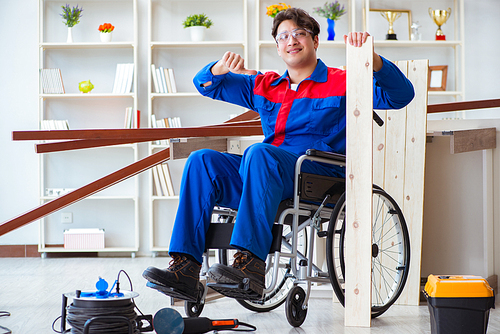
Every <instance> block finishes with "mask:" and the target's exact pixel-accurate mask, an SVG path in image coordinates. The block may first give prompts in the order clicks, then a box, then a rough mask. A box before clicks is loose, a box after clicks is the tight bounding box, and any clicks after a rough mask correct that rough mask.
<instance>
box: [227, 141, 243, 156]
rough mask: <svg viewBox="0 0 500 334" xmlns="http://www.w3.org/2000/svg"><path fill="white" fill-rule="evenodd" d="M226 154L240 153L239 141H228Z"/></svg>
mask: <svg viewBox="0 0 500 334" xmlns="http://www.w3.org/2000/svg"><path fill="white" fill-rule="evenodd" d="M227 152H228V153H235V154H239V153H241V143H240V141H239V140H228V143H227Z"/></svg>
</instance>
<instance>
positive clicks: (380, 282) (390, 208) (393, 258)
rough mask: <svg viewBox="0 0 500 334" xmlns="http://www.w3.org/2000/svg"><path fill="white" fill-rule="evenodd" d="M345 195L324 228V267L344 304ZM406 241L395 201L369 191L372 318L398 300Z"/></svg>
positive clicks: (406, 265)
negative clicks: (370, 204) (326, 230)
mask: <svg viewBox="0 0 500 334" xmlns="http://www.w3.org/2000/svg"><path fill="white" fill-rule="evenodd" d="M345 207H346V206H345V193H344V194H343V195H342V196H341V197H340V199H339V200H338V202H337V204H336V206H335V209H334V210H333V212H332V216H331V219H330V223H329V225H328V238H327V254H326V257H327V265H328V271H329V274H330V281H331V283H332V286H333V289H334V291H335V294H336V295H337V298H338V300H339V301H340V303H341V304H342V305H344V302H345V298H344V296H345V286H344V277H345V276H344V274H345V262H344V259H345V258H344V257H345V254H344V251H345V243H346V242H349V240H345V224H346V222H345ZM409 265H410V240H409V235H408V229H407V227H406V222H405V219H404V216H403V213H402V212H401V209H400V208H399V206H398V205H397V203H396V201H395V200H394V199H393V198H392V197H391V196H389V195H388V194H387V193H386V192H385V191H383V190H381V189H378V188H374V189H373V226H372V311H371V314H372V318H375V317H378V316H379V315H381V314H382V313H384V312H385V311H387V309H388V308H389V307H390V306H391V305H392V304H393V303H394V302H395V301H396V300H397V299H398V297H399V295H400V294H401V292H402V291H403V288H404V286H405V283H406V279H407V278H408V270H409Z"/></svg>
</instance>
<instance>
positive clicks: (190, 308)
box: [184, 283, 205, 317]
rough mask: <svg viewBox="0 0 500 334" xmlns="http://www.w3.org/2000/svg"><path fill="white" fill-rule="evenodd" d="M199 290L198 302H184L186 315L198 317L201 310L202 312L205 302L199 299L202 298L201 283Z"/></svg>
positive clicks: (202, 288)
mask: <svg viewBox="0 0 500 334" xmlns="http://www.w3.org/2000/svg"><path fill="white" fill-rule="evenodd" d="M199 286H200V290H199V292H198V302H189V301H185V302H184V311H185V312H186V315H187V316H188V317H199V316H200V314H201V312H203V308H204V307H205V303H202V302H201V300H202V298H203V293H204V289H205V288H204V287H203V284H201V283H200V284H199Z"/></svg>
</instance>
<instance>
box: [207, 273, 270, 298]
mask: <svg viewBox="0 0 500 334" xmlns="http://www.w3.org/2000/svg"><path fill="white" fill-rule="evenodd" d="M207 287H210V288H212V289H213V290H215V291H217V292H218V293H220V294H221V295H224V296H226V297H231V298H234V299H242V300H253V301H256V300H261V299H262V293H263V292H264V289H263V288H262V287H261V286H259V285H258V284H257V283H255V282H254V281H252V280H251V279H249V278H244V279H243V281H242V282H241V283H234V284H229V283H207Z"/></svg>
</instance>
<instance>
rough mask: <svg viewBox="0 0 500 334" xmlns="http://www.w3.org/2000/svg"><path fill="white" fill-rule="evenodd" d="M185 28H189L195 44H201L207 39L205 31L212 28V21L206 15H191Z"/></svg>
mask: <svg viewBox="0 0 500 334" xmlns="http://www.w3.org/2000/svg"><path fill="white" fill-rule="evenodd" d="M182 24H183V25H184V28H188V29H189V30H190V33H191V40H192V41H193V42H200V41H202V40H203V39H204V38H205V30H206V29H208V28H210V27H211V26H212V21H211V20H210V19H209V18H208V16H206V15H205V14H194V15H189V16H188V17H187V18H186V20H184V22H182Z"/></svg>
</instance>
